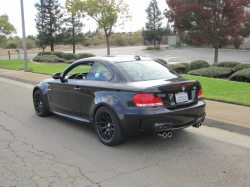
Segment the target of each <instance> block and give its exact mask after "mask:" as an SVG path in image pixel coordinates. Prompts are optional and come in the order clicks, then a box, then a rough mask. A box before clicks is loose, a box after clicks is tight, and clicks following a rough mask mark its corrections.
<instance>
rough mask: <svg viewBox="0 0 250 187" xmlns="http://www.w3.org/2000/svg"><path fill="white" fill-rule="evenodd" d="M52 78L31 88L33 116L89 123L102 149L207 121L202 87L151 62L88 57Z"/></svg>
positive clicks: (159, 64)
mask: <svg viewBox="0 0 250 187" xmlns="http://www.w3.org/2000/svg"><path fill="white" fill-rule="evenodd" d="M52 77H53V78H51V79H47V80H44V81H41V82H40V83H39V84H38V85H36V86H35V88H34V90H33V101H34V108H35V111H36V113H37V115H38V116H41V117H43V116H46V115H48V114H50V113H54V114H57V115H60V116H63V117H67V118H71V119H74V120H77V121H80V122H84V123H85V124H89V125H90V126H92V127H95V129H96V132H97V135H98V137H99V139H100V140H101V142H102V143H104V144H105V145H110V146H111V145H116V144H119V143H121V142H123V141H124V138H125V137H127V136H134V135H155V134H158V135H160V136H162V137H164V138H166V137H170V136H171V135H172V134H171V132H172V131H174V130H177V129H182V128H186V127H189V126H194V127H199V126H200V125H201V122H203V121H204V119H205V105H206V104H205V102H204V100H203V99H202V88H201V84H200V83H199V82H198V81H195V80H189V79H185V78H182V77H181V76H180V75H178V74H177V73H176V72H175V71H173V70H172V69H171V68H169V67H168V66H167V65H164V64H163V63H161V62H159V61H157V60H153V59H150V58H145V57H140V56H135V57H134V56H115V57H94V58H86V59H81V60H78V61H76V62H74V63H72V64H71V65H69V66H68V67H67V68H66V69H65V70H64V71H63V72H62V73H56V74H54V75H53V76H52Z"/></svg>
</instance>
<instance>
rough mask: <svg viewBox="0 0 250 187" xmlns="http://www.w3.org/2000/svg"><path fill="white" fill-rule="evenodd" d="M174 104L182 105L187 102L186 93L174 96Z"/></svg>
mask: <svg viewBox="0 0 250 187" xmlns="http://www.w3.org/2000/svg"><path fill="white" fill-rule="evenodd" d="M175 99H176V103H183V102H187V101H188V94H187V92H179V93H176V94H175Z"/></svg>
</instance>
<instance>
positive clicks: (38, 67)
mask: <svg viewBox="0 0 250 187" xmlns="http://www.w3.org/2000/svg"><path fill="white" fill-rule="evenodd" d="M68 66H69V65H67V64H65V65H64V64H35V63H33V62H30V60H28V67H29V70H28V71H29V72H34V73H42V74H48V75H52V74H54V73H57V72H62V71H63V70H64V69H65V68H66V67H68ZM0 68H7V69H14V70H23V69H24V60H1V62H0ZM89 69H90V67H89V66H86V67H82V72H85V71H86V72H87V71H89Z"/></svg>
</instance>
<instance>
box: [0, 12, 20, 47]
mask: <svg viewBox="0 0 250 187" xmlns="http://www.w3.org/2000/svg"><path fill="white" fill-rule="evenodd" d="M15 32H16V29H15V27H14V26H13V25H12V24H11V23H10V22H9V17H8V16H7V15H6V14H4V15H1V16H0V44H1V45H3V44H4V43H5V42H6V40H7V36H9V35H11V34H12V33H15Z"/></svg>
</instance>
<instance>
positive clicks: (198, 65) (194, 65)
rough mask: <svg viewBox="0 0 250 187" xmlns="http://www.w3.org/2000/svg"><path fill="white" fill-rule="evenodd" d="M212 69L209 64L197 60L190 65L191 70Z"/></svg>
mask: <svg viewBox="0 0 250 187" xmlns="http://www.w3.org/2000/svg"><path fill="white" fill-rule="evenodd" d="M208 67H210V65H209V63H208V62H207V61H205V60H196V61H193V62H191V63H190V69H191V70H196V69H201V68H208Z"/></svg>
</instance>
